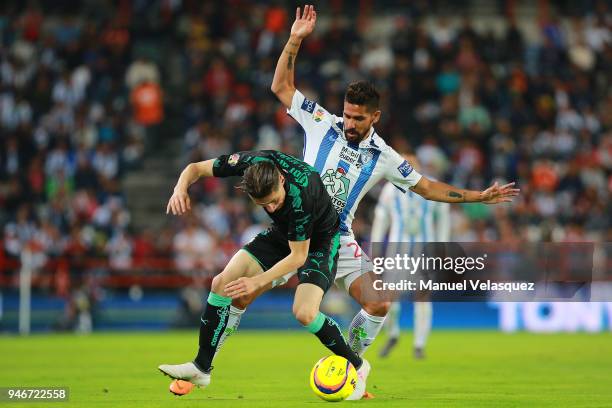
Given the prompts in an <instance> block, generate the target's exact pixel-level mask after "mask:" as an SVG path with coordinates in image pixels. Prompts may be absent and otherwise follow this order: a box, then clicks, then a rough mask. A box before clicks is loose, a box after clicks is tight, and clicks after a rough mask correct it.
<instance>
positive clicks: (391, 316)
mask: <svg viewBox="0 0 612 408" xmlns="http://www.w3.org/2000/svg"><path fill="white" fill-rule="evenodd" d="M401 311H402V306H401V305H400V302H393V303H392V304H391V308H390V309H389V313H388V314H387V319H386V320H385V328H386V330H387V334H388V335H389V338H392V339H397V338H399V335H400V313H401Z"/></svg>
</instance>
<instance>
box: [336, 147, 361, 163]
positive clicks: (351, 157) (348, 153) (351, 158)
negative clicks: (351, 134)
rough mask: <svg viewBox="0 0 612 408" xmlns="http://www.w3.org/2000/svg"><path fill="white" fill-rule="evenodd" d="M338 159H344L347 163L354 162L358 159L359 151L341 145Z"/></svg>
mask: <svg viewBox="0 0 612 408" xmlns="http://www.w3.org/2000/svg"><path fill="white" fill-rule="evenodd" d="M340 159H341V160H344V161H345V162H347V163H350V164H355V163H356V162H357V160H359V152H357V151H355V150H353V149H351V148H349V147H346V146H343V147H342V150H340Z"/></svg>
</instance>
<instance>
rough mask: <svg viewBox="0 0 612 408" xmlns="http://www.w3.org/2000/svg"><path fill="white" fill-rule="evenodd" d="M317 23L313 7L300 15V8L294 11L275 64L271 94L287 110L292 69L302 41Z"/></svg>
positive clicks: (306, 8) (293, 88)
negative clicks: (284, 42) (285, 38)
mask: <svg viewBox="0 0 612 408" xmlns="http://www.w3.org/2000/svg"><path fill="white" fill-rule="evenodd" d="M316 21H317V13H316V11H315V10H314V6H311V5H306V6H304V12H303V13H301V14H300V8H299V7H298V8H297V10H296V11H295V21H294V22H293V25H292V26H291V34H290V36H289V41H287V44H286V45H285V48H283V52H282V53H281V55H280V57H279V58H278V62H277V63H276V70H275V71H274V78H273V79H272V86H271V89H272V92H274V94H275V95H276V96H277V97H278V99H279V100H280V101H281V103H282V104H283V105H285V107H286V108H287V109H289V108H291V100H292V99H293V94H294V93H295V85H294V82H293V79H294V68H295V58H296V56H297V53H298V50H299V49H300V45H301V44H302V40H303V39H304V38H306V37H307V36H308V35H309V34H310V33H312V30H314V26H315V23H316Z"/></svg>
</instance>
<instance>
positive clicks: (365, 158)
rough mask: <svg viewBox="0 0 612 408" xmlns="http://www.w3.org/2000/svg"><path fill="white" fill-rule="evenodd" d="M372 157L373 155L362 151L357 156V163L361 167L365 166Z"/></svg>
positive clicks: (367, 151)
mask: <svg viewBox="0 0 612 408" xmlns="http://www.w3.org/2000/svg"><path fill="white" fill-rule="evenodd" d="M372 157H374V155H373V154H372V152H371V151H369V150H362V151H361V154H360V155H359V161H358V163H359V164H360V165H362V166H367V165H368V164H369V163H370V162H371V161H372Z"/></svg>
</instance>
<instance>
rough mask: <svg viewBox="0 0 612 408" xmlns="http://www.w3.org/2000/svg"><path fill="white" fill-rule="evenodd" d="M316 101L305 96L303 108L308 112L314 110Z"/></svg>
mask: <svg viewBox="0 0 612 408" xmlns="http://www.w3.org/2000/svg"><path fill="white" fill-rule="evenodd" d="M315 105H316V103H315V102H314V101H311V100H310V99H307V98H304V102H302V110H305V111H306V112H308V113H312V112H314V108H315Z"/></svg>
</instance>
